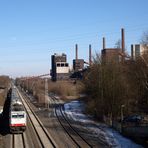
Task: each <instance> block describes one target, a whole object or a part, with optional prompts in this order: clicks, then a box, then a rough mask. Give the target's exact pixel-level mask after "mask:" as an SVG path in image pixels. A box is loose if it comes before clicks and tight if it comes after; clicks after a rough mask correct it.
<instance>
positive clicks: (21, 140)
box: [11, 133, 29, 148]
mask: <svg viewBox="0 0 148 148" xmlns="http://www.w3.org/2000/svg"><path fill="white" fill-rule="evenodd" d="M17 147H19V148H27V147H28V146H27V144H26V143H25V136H24V134H23V133H22V134H12V136H11V148H17ZM28 148H29V147H28Z"/></svg>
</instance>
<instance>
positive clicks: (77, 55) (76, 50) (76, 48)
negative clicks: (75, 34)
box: [76, 44, 78, 61]
mask: <svg viewBox="0 0 148 148" xmlns="http://www.w3.org/2000/svg"><path fill="white" fill-rule="evenodd" d="M77 60H78V44H76V61H77Z"/></svg>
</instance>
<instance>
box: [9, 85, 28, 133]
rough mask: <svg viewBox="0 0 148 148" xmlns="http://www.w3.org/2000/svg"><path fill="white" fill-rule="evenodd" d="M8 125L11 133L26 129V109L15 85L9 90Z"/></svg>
mask: <svg viewBox="0 0 148 148" xmlns="http://www.w3.org/2000/svg"><path fill="white" fill-rule="evenodd" d="M9 127H10V132H11V133H22V132H24V131H25V129H26V111H25V109H24V106H23V104H22V101H21V98H20V96H19V94H18V91H17V88H16V87H15V86H12V92H11V99H10V109H9Z"/></svg>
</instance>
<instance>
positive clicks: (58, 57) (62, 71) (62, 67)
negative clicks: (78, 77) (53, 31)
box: [50, 53, 69, 81]
mask: <svg viewBox="0 0 148 148" xmlns="http://www.w3.org/2000/svg"><path fill="white" fill-rule="evenodd" d="M50 75H51V79H52V80H53V81H56V80H62V79H68V78H69V64H68V63H67V56H66V54H64V53H62V54H57V53H55V54H54V55H52V56H51V73H50Z"/></svg>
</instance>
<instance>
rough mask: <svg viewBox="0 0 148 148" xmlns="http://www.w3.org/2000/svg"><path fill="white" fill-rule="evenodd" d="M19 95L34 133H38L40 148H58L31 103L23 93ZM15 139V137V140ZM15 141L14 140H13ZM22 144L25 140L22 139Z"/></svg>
mask: <svg viewBox="0 0 148 148" xmlns="http://www.w3.org/2000/svg"><path fill="white" fill-rule="evenodd" d="M18 93H19V95H20V97H21V99H22V102H23V104H24V107H25V109H26V112H27V114H28V118H29V120H30V122H31V124H32V127H33V129H34V132H35V133H36V136H37V138H38V143H39V145H40V146H39V147H43V148H56V147H58V146H57V145H56V143H55V142H54V140H53V139H52V137H51V136H50V134H49V133H48V131H47V130H46V129H45V127H44V126H43V124H42V123H41V121H40V120H39V119H38V117H37V116H36V115H35V113H34V112H33V110H32V109H31V107H30V105H29V103H28V102H27V100H26V99H25V97H23V96H22V95H21V93H20V92H19V90H18ZM13 139H15V137H14V138H13ZM12 141H14V140H12ZM20 141H22V142H21V143H22V144H23V143H24V140H23V138H22V140H20Z"/></svg>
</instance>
